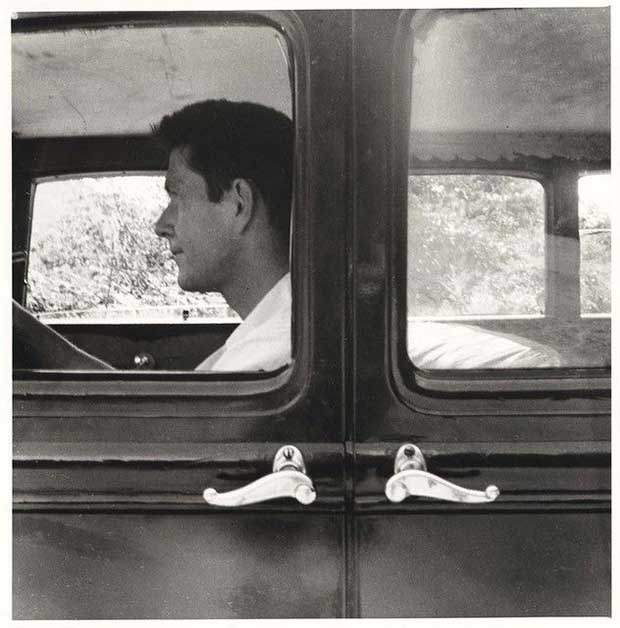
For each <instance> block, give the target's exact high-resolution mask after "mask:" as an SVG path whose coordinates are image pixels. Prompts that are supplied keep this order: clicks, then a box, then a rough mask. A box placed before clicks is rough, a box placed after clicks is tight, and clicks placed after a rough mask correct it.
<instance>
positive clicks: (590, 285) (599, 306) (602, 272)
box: [579, 173, 611, 316]
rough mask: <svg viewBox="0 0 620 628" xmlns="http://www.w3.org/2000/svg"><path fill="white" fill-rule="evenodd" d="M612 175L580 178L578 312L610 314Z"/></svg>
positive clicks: (593, 175) (592, 175) (591, 175)
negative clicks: (579, 288) (579, 306)
mask: <svg viewBox="0 0 620 628" xmlns="http://www.w3.org/2000/svg"><path fill="white" fill-rule="evenodd" d="M610 208H611V175H610V174H608V173H605V174H590V175H586V176H582V177H581V178H580V179H579V240H580V243H581V313H582V314H583V315H586V316H587V315H591V314H599V315H600V314H603V315H609V314H610V313H611V214H610Z"/></svg>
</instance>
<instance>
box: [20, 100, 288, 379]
mask: <svg viewBox="0 0 620 628" xmlns="http://www.w3.org/2000/svg"><path fill="white" fill-rule="evenodd" d="M154 135H155V138H156V139H157V140H158V141H160V142H161V143H162V144H163V145H164V146H165V147H166V148H167V150H168V151H169V161H168V172H167V174H166V191H167V192H168V195H169V197H170V202H169V204H168V206H167V207H166V209H165V210H164V211H163V213H162V215H161V216H160V218H159V220H158V221H157V223H156V225H155V231H156V233H157V234H158V235H159V236H160V237H165V238H167V240H168V242H169V245H170V250H171V252H172V254H173V256H174V259H175V261H176V263H177V266H178V271H179V275H178V281H179V285H180V286H181V288H183V289H185V290H189V291H197V292H208V291H214V292H221V293H222V295H223V296H224V297H225V298H226V300H227V301H228V303H229V305H230V306H231V307H232V308H233V309H234V310H235V311H236V312H237V313H238V314H239V315H240V316H241V318H242V319H244V320H243V322H242V324H241V325H240V326H239V327H238V328H237V329H236V330H235V331H234V332H233V334H231V336H230V337H229V338H228V340H227V341H226V343H225V344H224V346H223V347H221V348H220V349H219V350H218V351H216V352H215V353H214V354H213V355H211V356H208V357H207V358H206V359H205V360H204V361H203V362H202V363H201V364H200V365H199V366H198V367H197V369H199V370H217V371H247V370H251V371H254V370H273V369H276V368H279V367H281V366H284V365H286V364H287V363H289V362H290V359H291V283H290V273H289V234H290V206H291V190H292V161H293V130H292V124H291V121H290V120H289V119H288V118H287V117H286V116H285V115H284V114H281V113H279V112H277V111H275V110H273V109H270V108H268V107H264V106H262V105H258V104H254V103H247V102H244V103H234V102H229V101H226V100H207V101H204V102H199V103H194V104H192V105H188V106H187V107H185V108H183V109H181V110H180V111H177V112H175V113H173V114H171V115H168V116H164V118H163V119H162V121H161V123H160V124H159V125H158V126H156V127H155V128H154ZM14 326H15V329H16V335H17V336H18V337H19V338H20V339H21V340H22V342H24V343H25V344H26V346H27V348H28V350H29V351H30V352H31V353H32V354H36V361H37V366H38V367H39V368H75V369H102V368H111V367H110V366H109V365H107V364H105V363H104V362H102V361H101V360H98V359H97V358H94V357H93V356H90V355H88V354H86V353H85V352H83V351H81V350H80V349H78V348H77V347H75V346H74V345H72V344H71V343H69V342H68V341H67V340H66V339H64V338H63V337H62V336H60V335H59V334H57V333H56V332H54V331H53V330H51V329H50V328H48V327H46V326H45V325H43V324H42V323H40V322H39V321H37V320H36V319H35V318H34V317H32V316H31V315H30V314H29V313H28V312H27V311H26V310H24V309H23V308H22V307H21V306H19V305H17V304H15V305H14Z"/></svg>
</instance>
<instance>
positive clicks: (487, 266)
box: [407, 174, 545, 317]
mask: <svg viewBox="0 0 620 628" xmlns="http://www.w3.org/2000/svg"><path fill="white" fill-rule="evenodd" d="M544 202H545V197H544V190H543V188H542V186H541V184H540V183H538V182H537V181H534V180H532V179H524V178H519V177H508V176H501V175H484V174H481V175H453V174H450V175H412V176H410V177H409V214H408V218H409V220H408V225H409V226H408V230H409V240H408V241H409V258H408V259H409V269H408V283H407V285H408V299H409V315H410V316H417V317H444V316H448V317H454V316H479V315H489V314H494V315H530V316H532V315H542V314H544V297H545V294H544V285H545V277H544V272H545V250H544V215H545V207H544Z"/></svg>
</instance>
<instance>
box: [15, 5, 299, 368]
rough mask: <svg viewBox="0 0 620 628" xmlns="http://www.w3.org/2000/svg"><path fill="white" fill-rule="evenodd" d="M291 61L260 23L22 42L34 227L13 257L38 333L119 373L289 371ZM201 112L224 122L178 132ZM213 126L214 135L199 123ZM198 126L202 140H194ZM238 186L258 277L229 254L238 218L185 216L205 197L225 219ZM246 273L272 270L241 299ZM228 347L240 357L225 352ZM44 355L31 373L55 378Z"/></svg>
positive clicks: (22, 104)
mask: <svg viewBox="0 0 620 628" xmlns="http://www.w3.org/2000/svg"><path fill="white" fill-rule="evenodd" d="M228 19H229V20H230V18H228ZM95 22H96V20H95ZM291 53H292V50H291V49H290V48H289V42H288V40H287V39H285V38H284V36H283V34H282V32H281V30H280V29H278V28H276V27H273V26H271V25H267V20H265V19H260V20H256V23H254V24H252V23H243V22H242V21H241V20H237V21H235V20H233V21H229V22H225V21H222V22H221V23H217V22H215V21H214V20H213V16H211V18H207V21H206V23H205V22H202V23H201V19H200V18H197V16H195V15H194V16H192V15H189V14H188V16H187V17H184V16H183V15H179V16H178V19H177V20H172V21H171V22H170V23H167V24H162V23H160V22H159V21H158V20H156V19H151V18H149V19H146V20H145V21H141V20H140V19H136V20H135V21H130V22H129V23H124V24H114V23H113V24H102V25H101V26H96V25H95V26H93V25H87V26H85V27H83V28H82V27H79V28H76V27H71V26H68V27H67V26H66V25H65V26H63V27H62V28H56V29H55V28H46V29H44V30H41V31H38V30H30V29H26V30H25V31H24V32H19V31H18V32H14V33H13V35H12V59H13V94H12V96H13V114H14V116H13V117H14V119H13V132H14V136H15V145H16V150H15V154H17V155H19V161H20V166H19V168H18V167H17V166H16V167H15V172H16V173H17V174H16V177H19V178H20V186H19V188H16V189H19V190H20V192H21V191H23V194H22V196H23V198H18V199H17V200H16V205H18V206H19V207H20V210H18V211H16V212H15V213H16V216H17V220H18V221H19V222H20V223H23V224H28V225H29V233H28V235H27V236H26V238H25V241H24V242H16V243H14V250H15V251H16V252H17V253H18V255H17V256H15V254H14V263H15V264H19V266H18V271H17V278H16V281H17V283H18V284H19V283H21V282H22V281H23V282H25V284H26V292H25V305H26V307H27V308H28V309H29V310H30V312H31V313H33V314H34V315H35V317H36V318H38V319H39V321H40V322H42V323H44V324H47V325H53V326H54V329H55V330H56V332H60V333H61V334H63V335H64V336H65V338H67V339H68V340H69V341H70V342H72V343H73V344H75V346H77V347H79V348H80V349H82V350H83V351H85V352H86V353H87V354H89V355H92V356H94V357H95V358H98V359H99V360H101V361H103V362H104V363H106V364H109V365H112V366H114V367H115V368H117V369H123V370H124V369H126V368H128V365H132V364H136V365H138V366H139V368H147V369H148V370H194V369H197V370H201V371H202V370H213V371H273V370H278V369H279V368H280V367H282V366H284V365H285V364H288V365H290V364H291V362H292V340H291V341H289V340H287V339H289V338H290V337H291V334H292V331H291V326H292V315H291V312H292V304H291V300H292V295H291V287H290V271H291V268H290V265H291V250H292V249H291V248H289V247H290V245H289V240H290V235H291V234H290V229H291V222H292V221H291V219H290V216H291V213H292V205H293V202H294V201H293V198H292V193H291V190H292V188H293V187H294V185H293V181H292V172H293V171H294V170H295V168H294V167H293V163H292V161H293V157H292V155H293V154H294V152H293V150H292V146H293V136H294V124H292V117H293V93H292V84H293V81H294V65H293V58H292V57H291V56H290V55H291ZM200 60H202V61H200ZM199 61H200V62H199ZM204 101H210V102H211V103H218V106H220V109H217V111H216V110H215V109H212V110H209V111H211V113H208V112H207V113H204V111H205V110H204V109H200V113H201V115H202V118H200V119H198V118H195V117H194V118H192V117H191V116H189V114H188V116H187V117H185V118H184V117H183V116H182V115H181V116H179V117H178V118H175V119H174V121H172V120H171V118H172V114H173V113H175V112H176V113H178V112H180V111H184V112H185V111H188V110H192V111H194V112H197V111H198V110H199V108H197V103H203V102H204ZM233 106H234V107H235V109H234V112H233V113H231V111H232V108H233ZM192 107H194V109H192ZM225 107H227V108H228V109H227V113H226V112H224V108H225ZM244 107H245V109H244ZM218 112H219V113H218ZM210 115H211V116H215V117H214V118H213V119H214V120H215V122H211V126H209V124H208V122H204V127H202V126H200V125H201V124H203V122H202V121H204V120H211V118H209V116H210ZM218 115H219V116H221V117H220V118H217V116H218ZM226 116H228V117H226ZM235 116H237V117H235ZM252 116H253V117H252ZM166 119H168V120H169V123H168V126H167V127H165V125H164V121H165V120H166ZM188 119H189V120H190V122H189V124H190V126H191V125H193V127H191V131H187V130H186V129H185V127H184V126H183V125H184V124H185V121H186V120H188ZM222 120H224V121H222ZM231 120H236V122H232V121H231ZM244 125H245V126H244ZM164 127H165V129H166V130H164ZM209 129H211V130H213V129H219V130H218V131H217V132H215V131H210V130H209ZM153 131H155V134H153ZM208 133H212V135H209V136H208V137H209V138H210V140H209V142H210V143H209V146H208V147H206V146H204V145H203V144H204V142H203V143H202V144H201V141H202V140H201V138H204V137H206V136H207V134H208ZM153 135H155V137H153ZM205 141H206V140H205ZM160 144H161V145H160ZM162 148H164V150H162ZM183 151H185V152H183ZM218 151H219V152H218ZM164 153H165V155H164ZM173 153H174V154H177V153H178V155H181V156H180V157H178V159H177V160H176V161H175V164H176V166H175V168H174V176H172V175H170V176H168V177H165V172H162V170H164V169H165V168H166V166H167V164H168V157H169V156H170V155H172V154H173ZM190 153H191V154H190ZM178 155H177V156H178ZM209 155H217V158H216V159H214V158H212V157H210V156H209ZM170 163H171V164H172V159H171V161H170ZM171 170H172V166H171V167H170V168H169V169H168V172H169V174H170V172H171ZM196 173H198V174H196ZM193 175H196V176H194V177H193V178H192V176H193ZM241 178H243V182H244V185H243V186H242V189H241V188H239V189H238V188H236V187H235V188H234V193H238V194H240V195H244V196H243V199H244V203H245V204H244V207H246V206H247V207H249V206H250V204H251V205H252V207H253V209H252V211H253V212H254V213H253V214H252V216H251V217H249V218H248V221H247V224H248V225H249V228H247V229H244V230H243V234H244V235H245V234H248V233H250V232H252V233H253V234H254V233H255V232H256V231H258V230H260V229H262V231H261V233H260V234H259V235H258V236H256V238H255V240H256V242H255V244H256V246H255V250H254V257H253V263H250V262H249V257H250V254H249V253H247V251H246V253H247V254H246V255H245V258H244V259H245V261H244V263H243V264H241V263H240V262H239V257H238V256H237V257H235V255H236V251H237V250H236V249H235V252H233V251H232V247H228V248H226V246H227V244H228V243H229V242H230V241H232V240H233V239H234V237H235V236H234V234H235V233H237V231H238V232H239V233H241V231H240V230H239V229H238V230H237V231H234V230H233V228H232V227H231V226H230V221H228V218H227V216H229V215H231V212H232V210H231V212H229V214H227V216H226V217H223V218H222V220H221V221H220V222H218V221H217V220H215V219H213V218H214V217H215V213H214V214H213V215H211V214H209V217H208V218H207V217H205V216H206V213H205V212H206V211H207V210H206V209H205V212H202V213H200V212H195V215H194V214H192V218H191V219H190V218H187V217H186V216H189V215H190V214H189V210H187V208H188V207H192V208H193V207H194V206H197V205H198V201H196V199H197V198H198V197H200V199H201V200H200V203H202V204H203V205H205V204H206V205H208V206H209V207H210V206H211V204H213V205H217V204H218V203H219V204H220V205H218V207H222V206H223V205H222V204H224V203H228V204H229V205H230V207H231V208H232V206H233V205H234V199H232V198H229V197H228V196H225V193H226V194H228V191H229V190H233V187H232V182H233V180H237V179H241ZM22 179H23V181H22ZM190 180H191V182H193V183H195V186H194V187H192V188H191V192H190V187H191V185H190V183H188V182H187V181H190ZM26 190H29V192H30V193H29V194H28V193H27V192H26ZM232 193H233V192H231V194H232ZM223 195H224V196H223ZM203 197H208V202H207V201H206V200H204V199H203ZM223 198H224V200H222V199H223ZM246 201H247V202H246ZM250 201H251V203H250ZM239 207H240V205H239V204H238V203H237V204H236V205H235V208H237V209H238V208H239ZM186 210H187V211H186ZM192 211H193V210H192ZM260 212H263V213H264V220H263V218H261V217H259V218H256V216H258V214H259V213H260ZM156 225H157V233H158V235H159V236H160V237H159V238H158V237H157V235H156V233H155V226H156ZM263 227H264V228H263ZM26 231H28V230H27V229H26ZM267 231H268V232H269V234H268V235H266V236H265V237H264V238H263V239H261V238H262V235H263V232H267ZM259 240H260V242H259ZM225 243H226V244H225ZM242 267H244V268H245V269H246V270H251V269H252V268H261V269H262V268H263V267H264V269H265V272H264V273H263V274H261V275H260V276H259V277H258V279H257V278H256V277H251V278H249V279H246V280H245V284H244V285H243V286H241V283H242V280H243V277H241V274H242V272H243V271H242V270H238V269H239V268H242ZM233 272H237V275H239V276H238V277H237V279H238V280H239V281H237V282H236V283H237V284H239V285H237V288H236V289H235V290H229V291H228V298H229V299H231V297H230V295H231V294H233V293H234V294H236V295H237V297H239V298H237V300H236V302H232V303H231V302H229V301H227V300H226V298H225V294H223V293H226V290H225V288H224V287H223V286H225V285H226V286H229V284H230V283H231V282H230V281H229V277H228V276H226V277H225V276H224V274H226V273H229V274H230V273H233ZM255 274H257V273H255ZM246 275H247V273H246ZM216 290H221V291H222V293H220V292H216ZM246 295H251V296H248V297H247V298H246ZM268 297H269V298H270V299H271V300H270V301H268V302H267V301H266V299H267V298H268ZM18 298H21V297H18ZM258 306H261V308H262V309H260V311H259V308H258ZM250 314H253V315H254V317H253V318H252V319H251V321H249V322H248V325H246V327H244V328H243V329H238V328H239V326H240V324H241V322H242V320H244V319H247V318H248V317H249V316H250ZM276 319H277V320H276ZM272 323H273V324H272ZM165 325H174V326H175V327H174V328H172V327H170V328H169V329H165V328H164V327H163V326H165ZM157 326H159V327H157ZM261 326H262V327H261ZM147 328H148V329H147ZM276 328H277V331H276V333H274V329H276ZM38 329H39V330H41V326H39V327H38ZM263 329H264V333H263V331H262V330H263ZM232 334H235V335H234V336H232ZM261 334H262V335H261ZM274 336H275V337H274ZM47 337H48V338H51V335H48V336H47ZM228 339H230V345H228V344H226V343H227V342H228ZM282 339H283V340H282ZM280 340H282V342H281V343H280V344H282V347H284V345H285V344H286V348H287V351H286V358H283V359H280V357H279V353H280V352H282V353H283V355H284V349H282V351H281V350H280V344H278V342H280ZM233 341H234V343H236V344H235V346H237V345H238V346H239V349H238V353H239V360H236V359H233V357H232V356H229V354H228V352H229V349H230V348H231V347H232V345H233ZM45 346H46V345H45V343H43V342H30V344H29V345H27V346H25V347H22V348H23V351H22V350H20V351H18V355H20V356H22V357H24V359H25V360H26V363H28V361H27V359H26V358H27V357H28V356H29V355H34V354H35V353H36V352H37V351H36V350H39V351H40V352H42V351H43V349H42V348H43V347H45ZM60 353H61V351H56V352H54V351H52V352H51V354H53V355H60ZM49 354H50V352H49V351H48V352H47V354H46V355H44V356H43V357H42V359H39V360H38V361H37V360H33V361H32V363H33V364H35V366H34V368H39V369H44V370H49V369H51V370H54V367H53V366H50V365H49V362H50V361H49V359H48V358H49ZM117 354H118V355H117ZM255 354H256V355H258V354H260V355H262V354H264V355H265V356H267V357H266V358H265V361H262V360H261V359H260V357H259V358H258V361H257V360H256V359H254V357H253V356H254V355H255ZM276 354H277V355H276ZM211 357H212V358H213V359H212V360H211V359H210V358H211ZM80 363H82V362H80ZM19 364H20V368H21V366H22V360H21V358H20V360H19ZM90 364H92V362H90ZM276 364H277V367H276V366H275V365H276ZM129 367H130V368H131V366H129ZM60 368H63V367H60ZM69 368H73V367H69ZM85 368H86V367H85ZM87 370H88V369H87Z"/></svg>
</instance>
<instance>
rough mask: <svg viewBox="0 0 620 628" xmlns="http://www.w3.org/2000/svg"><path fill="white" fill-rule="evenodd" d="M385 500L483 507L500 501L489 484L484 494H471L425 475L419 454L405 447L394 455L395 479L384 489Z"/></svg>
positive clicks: (459, 487) (422, 460) (422, 458)
mask: <svg viewBox="0 0 620 628" xmlns="http://www.w3.org/2000/svg"><path fill="white" fill-rule="evenodd" d="M385 496H386V497H387V498H388V499H389V500H390V501H391V502H394V503H398V502H402V501H403V499H405V498H406V497H409V496H415V497H433V498H434V499H443V500H446V501H450V502H461V503H465V504H483V503H486V502H492V501H495V500H496V499H497V498H498V497H499V489H498V488H497V486H494V485H492V484H491V485H490V486H487V487H486V489H485V490H484V491H473V490H471V489H468V488H463V487H462V486H457V485H456V484H452V482H448V481H447V480H444V479H443V478H440V477H439V476H437V475H433V474H432V473H428V471H427V470H426V461H425V460H424V455H423V454H422V451H421V450H420V448H419V447H416V446H415V445H412V444H410V443H408V444H406V445H403V446H402V447H401V448H400V449H399V450H398V451H397V452H396V457H395V458H394V475H393V476H392V477H391V478H390V479H389V480H388V481H387V483H386V485H385Z"/></svg>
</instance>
